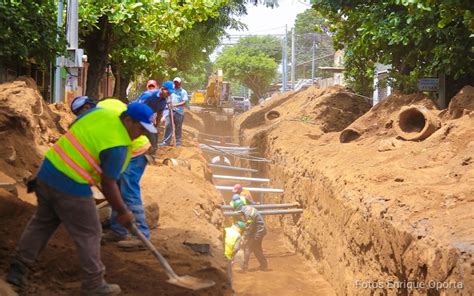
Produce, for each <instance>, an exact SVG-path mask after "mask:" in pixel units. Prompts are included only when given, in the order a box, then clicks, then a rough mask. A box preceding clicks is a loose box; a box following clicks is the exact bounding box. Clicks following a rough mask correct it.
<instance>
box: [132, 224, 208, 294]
mask: <svg viewBox="0 0 474 296" xmlns="http://www.w3.org/2000/svg"><path fill="white" fill-rule="evenodd" d="M128 228H129V230H130V232H131V233H132V234H133V235H135V236H137V237H138V238H139V239H140V240H141V241H142V242H143V243H144V244H145V245H146V246H147V248H148V249H149V250H150V251H151V252H152V253H153V255H154V256H155V257H156V258H157V259H158V261H160V264H161V266H162V267H163V268H164V269H165V272H166V275H167V276H168V277H169V279H168V281H167V282H168V283H170V284H172V285H175V286H179V287H182V288H186V289H190V290H194V291H196V290H200V289H205V288H209V287H212V286H214V285H215V284H216V283H215V282H214V281H212V280H205V279H200V278H197V277H193V276H189V275H184V276H179V275H177V274H176V273H175V272H174V270H173V268H171V266H170V265H169V263H168V261H166V259H165V257H163V255H161V254H160V252H158V250H157V249H156V248H155V246H153V244H152V243H151V242H150V241H149V240H148V239H146V237H145V236H144V235H143V234H142V233H141V231H140V230H138V228H137V226H136V225H135V224H134V223H132V224H131V225H130V226H129V227H128Z"/></svg>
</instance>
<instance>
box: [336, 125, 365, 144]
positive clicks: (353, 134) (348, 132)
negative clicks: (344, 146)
mask: <svg viewBox="0 0 474 296" xmlns="http://www.w3.org/2000/svg"><path fill="white" fill-rule="evenodd" d="M361 134H362V133H361V132H360V131H359V130H358V129H357V128H355V127H348V128H346V129H344V130H343V131H342V132H341V134H340V135H339V142H341V143H349V142H352V141H354V140H357V139H358V138H359V137H360V135H361Z"/></svg>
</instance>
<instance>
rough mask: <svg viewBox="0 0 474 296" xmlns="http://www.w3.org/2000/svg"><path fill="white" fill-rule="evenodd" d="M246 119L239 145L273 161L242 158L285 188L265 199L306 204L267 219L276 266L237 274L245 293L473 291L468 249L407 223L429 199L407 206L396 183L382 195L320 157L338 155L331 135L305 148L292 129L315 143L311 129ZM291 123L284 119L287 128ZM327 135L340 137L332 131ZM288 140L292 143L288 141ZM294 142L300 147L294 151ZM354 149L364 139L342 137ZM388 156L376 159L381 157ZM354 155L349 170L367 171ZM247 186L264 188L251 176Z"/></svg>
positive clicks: (267, 250) (420, 225) (267, 243)
mask: <svg viewBox="0 0 474 296" xmlns="http://www.w3.org/2000/svg"><path fill="white" fill-rule="evenodd" d="M263 111H266V110H263ZM262 113H263V112H260V114H262ZM251 116H256V115H255V114H252V115H251ZM249 122H251V121H250V120H249ZM244 124H246V122H244ZM244 124H242V125H241V126H240V128H241V129H240V130H233V135H234V137H236V135H237V136H238V140H239V144H240V145H241V146H250V147H256V148H257V151H258V155H259V156H261V157H267V158H271V159H272V160H273V161H272V163H268V164H267V163H262V162H256V163H250V162H249V161H237V162H236V165H238V166H241V167H251V168H254V169H257V170H258V171H259V172H258V173H252V174H251V175H250V174H249V175H248V176H251V177H259V178H269V179H270V180H271V182H270V184H271V185H272V186H271V187H274V188H283V189H284V190H285V192H284V193H282V194H265V197H264V201H265V203H291V202H298V203H299V204H300V205H301V208H302V209H303V210H304V211H303V213H302V214H301V215H281V216H265V222H266V225H267V226H268V228H269V229H270V230H271V231H270V233H269V234H268V236H267V238H266V239H265V240H264V252H265V253H266V254H268V255H269V256H270V258H268V259H269V267H270V269H271V271H270V272H260V271H257V270H253V271H252V272H249V273H248V274H247V273H244V274H236V275H235V281H234V287H235V289H236V291H237V292H238V293H237V294H238V295H272V294H275V295H306V294H305V293H309V294H307V295H326V294H324V293H326V292H324V291H326V290H325V289H322V288H318V287H317V284H316V283H317V282H321V283H323V282H324V283H325V287H328V290H327V291H328V292H327V293H329V294H328V295H412V294H413V293H419V294H422V295H425V294H426V295H444V293H445V292H446V291H447V292H448V295H471V294H470V292H472V290H471V289H470V287H471V285H472V282H471V281H470V279H471V278H472V273H471V272H470V271H471V269H472V264H471V261H472V260H471V259H470V258H471V257H470V251H469V247H463V248H464V250H463V249H462V248H461V247H458V248H454V247H453V245H454V244H445V243H444V242H441V241H437V237H436V236H431V237H429V236H427V231H428V230H427V228H426V227H425V226H423V225H429V224H428V223H427V222H426V221H427V219H426V218H423V219H420V218H417V219H418V220H415V221H417V222H416V224H410V223H408V222H407V221H403V219H407V218H406V217H409V218H411V217H410V216H409V215H410V214H411V213H413V214H411V215H414V214H417V213H420V211H422V210H423V208H422V207H423V206H424V205H423V204H421V203H418V204H415V203H413V206H412V205H411V204H410V206H407V204H406V203H407V201H405V200H403V199H402V198H403V196H397V195H396V194H394V195H393V196H392V195H391V194H390V191H386V190H389V187H383V188H381V189H380V190H385V191H379V192H374V189H373V188H371V189H367V188H364V184H368V182H367V180H363V181H366V182H360V181H359V179H350V178H344V176H345V173H344V171H341V169H340V168H339V170H337V171H335V170H334V169H333V167H332V166H331V165H332V164H331V163H330V162H328V161H325V160H324V159H323V158H321V157H319V155H318V152H319V151H320V152H322V153H324V154H323V155H325V156H328V155H329V156H331V155H336V153H334V152H333V151H331V149H334V148H332V147H331V146H332V145H331V143H332V142H330V141H329V140H328V139H329V138H328V137H327V138H326V139H323V140H324V141H320V142H316V141H315V142H311V143H316V145H317V146H316V145H315V146H312V147H311V146H309V145H298V143H293V142H294V141H293V140H292V139H294V136H300V137H302V138H301V139H304V138H303V136H307V137H308V138H309V139H311V140H313V141H314V140H315V139H313V138H312V136H313V134H311V133H307V132H306V131H303V132H300V131H301V129H299V130H297V129H295V131H294V133H291V134H290V133H288V134H285V135H284V134H282V133H281V134H280V133H278V129H277V128H274V126H275V125H274V124H272V123H266V126H263V127H262V128H260V127H258V126H252V127H251V128H247V127H245V126H243V125H244ZM291 127H292V126H291V125H290V124H285V123H284V122H283V123H281V124H280V127H279V128H280V129H282V130H283V129H288V128H291ZM292 131H293V130H292ZM298 132H300V133H299V134H298ZM304 133H307V134H304ZM220 135H229V130H227V129H226V130H221V131H220ZM315 136H316V139H318V137H320V136H319V135H317V134H316V135H315ZM329 136H331V137H332V138H330V140H331V141H334V139H335V137H334V135H329ZM276 139H278V141H275V140H276ZM336 141H337V139H336ZM280 143H283V144H285V145H288V146H287V148H285V147H283V146H280ZM302 144H303V143H302ZM291 145H294V146H301V147H298V148H299V149H294V147H292V146H291ZM320 147H321V148H320ZM347 147H349V148H347ZM354 147H357V145H353V146H341V145H340V144H339V141H338V144H337V148H338V149H341V150H345V152H347V153H346V154H347V155H349V153H350V152H352V151H354V150H355V149H356V148H354ZM311 149H313V151H311ZM318 149H320V150H319V151H318ZM351 149H354V150H351ZM312 152H316V153H313V154H311V153H312ZM357 152H359V150H357ZM308 155H311V156H310V157H308ZM383 160H384V158H380V159H378V161H380V163H383ZM330 161H336V162H337V161H340V162H343V161H346V162H347V159H345V158H344V159H342V160H338V159H335V158H334V159H332V158H331V159H330ZM351 161H352V163H351V164H352V166H344V168H345V169H350V170H352V171H353V172H351V173H354V174H357V172H360V171H361V168H360V167H358V165H360V166H361V167H362V168H363V166H364V165H365V163H363V162H364V161H367V160H365V159H362V160H357V159H351ZM229 175H231V174H229ZM356 177H362V178H364V177H365V176H364V175H362V174H359V175H356ZM400 180H401V181H400ZM380 181H381V182H383V179H380ZM393 182H395V183H394V184H395V186H398V185H397V183H398V182H403V179H398V178H394V181H393ZM229 185H230V184H229ZM243 185H244V184H243ZM245 185H247V186H249V185H250V186H252V187H258V186H257V184H252V183H250V184H245ZM245 185H244V186H245ZM405 186H406V185H405ZM392 188H393V187H392ZM400 192H402V191H398V193H400ZM427 192H429V191H428V190H427ZM414 196H416V195H414ZM423 198H424V199H423V200H424V201H428V200H429V198H428V197H423ZM227 200H228V199H227ZM407 207H410V208H408V209H407ZM425 207H426V206H425ZM434 209H437V208H436V207H435V208H434ZM422 215H425V214H421V215H420V216H418V217H424V216H422ZM400 216H401V217H402V218H400ZM404 217H405V218H404ZM432 217H434V216H432ZM432 220H433V221H434V218H433V219H432ZM412 221H413V220H412ZM423 223H426V224H423ZM460 242H462V240H460ZM458 245H459V246H467V245H468V244H461V243H459V244H458ZM455 246H456V245H455ZM254 260H255V259H252V261H251V262H250V269H252V268H256V267H258V263H257V262H256V261H254ZM273 264H274V265H273ZM234 270H235V268H234ZM288 270H289V272H287V271H288ZM252 273H253V274H252ZM280 283H281V285H280ZM377 283H379V284H377ZM418 283H422V285H424V284H427V283H441V284H442V283H451V284H450V287H454V286H453V285H454V284H455V285H457V286H456V288H449V289H445V290H443V289H435V288H432V287H426V288H417V289H416V290H417V291H414V289H413V288H410V285H412V284H418ZM374 284H375V285H374ZM418 287H422V286H418ZM320 290H321V291H320ZM331 293H332V294H331Z"/></svg>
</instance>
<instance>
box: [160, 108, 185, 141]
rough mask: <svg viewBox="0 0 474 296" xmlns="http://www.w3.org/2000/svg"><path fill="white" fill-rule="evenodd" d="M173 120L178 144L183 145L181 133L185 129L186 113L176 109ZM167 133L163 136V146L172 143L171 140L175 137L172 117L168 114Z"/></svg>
mask: <svg viewBox="0 0 474 296" xmlns="http://www.w3.org/2000/svg"><path fill="white" fill-rule="evenodd" d="M173 120H174V121H173V122H174V130H175V135H176V146H181V145H182V141H181V135H182V131H183V121H184V114H179V113H178V112H176V111H173ZM165 122H166V123H165V135H164V138H163V143H162V145H163V146H169V145H171V141H172V139H173V127H172V126H171V124H172V122H171V117H170V115H168V116H167V117H166V121H165Z"/></svg>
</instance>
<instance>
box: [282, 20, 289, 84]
mask: <svg viewBox="0 0 474 296" xmlns="http://www.w3.org/2000/svg"><path fill="white" fill-rule="evenodd" d="M287 45H288V25H285V37H284V38H283V47H282V50H283V54H282V72H283V73H282V74H283V75H282V80H283V81H282V88H283V91H286V90H287V89H288V54H287V51H286V50H287Z"/></svg>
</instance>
